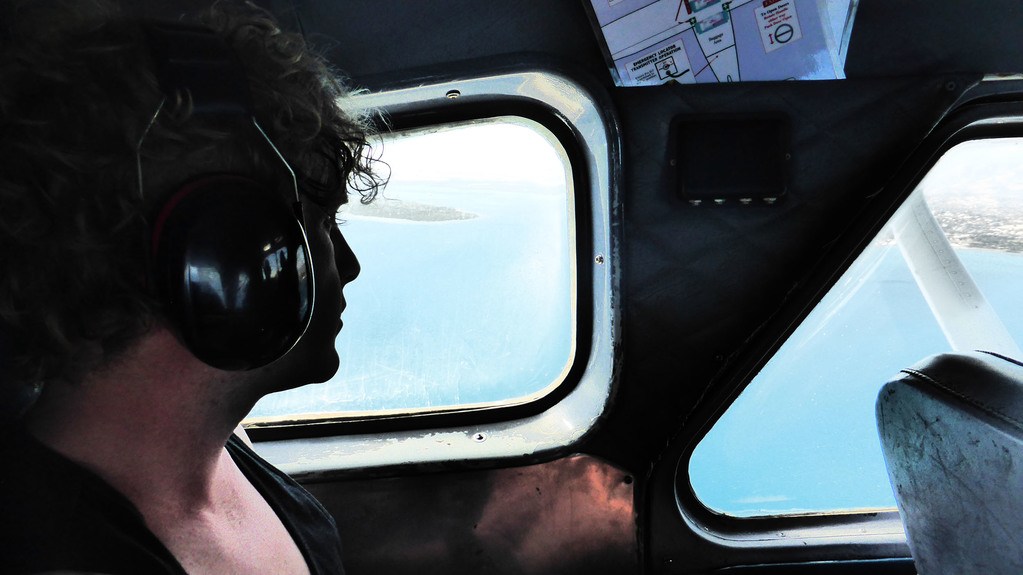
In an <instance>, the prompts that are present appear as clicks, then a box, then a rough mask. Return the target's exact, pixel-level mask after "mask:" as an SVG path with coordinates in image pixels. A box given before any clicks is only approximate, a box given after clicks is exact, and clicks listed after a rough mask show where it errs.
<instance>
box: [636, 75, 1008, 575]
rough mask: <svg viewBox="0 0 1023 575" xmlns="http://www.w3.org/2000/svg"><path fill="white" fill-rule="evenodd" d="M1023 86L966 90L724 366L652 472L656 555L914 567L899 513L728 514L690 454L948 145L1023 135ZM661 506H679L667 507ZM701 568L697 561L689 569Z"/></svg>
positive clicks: (711, 564) (713, 561)
mask: <svg viewBox="0 0 1023 575" xmlns="http://www.w3.org/2000/svg"><path fill="white" fill-rule="evenodd" d="M1021 88H1023V85H1015V82H1002V81H999V80H998V79H995V78H986V79H985V82H983V83H981V84H979V85H978V86H977V87H975V88H974V89H973V92H974V94H973V95H972V96H971V94H970V93H967V94H966V95H964V97H963V98H962V99H961V100H960V102H959V103H958V104H957V105H956V106H953V111H952V112H951V113H949V114H948V115H947V116H946V117H945V118H943V119H942V120H941V121H940V122H939V124H938V125H937V127H936V128H935V129H933V130H932V131H931V133H930V134H929V135H928V136H927V137H926V138H925V139H924V140H923V141H922V142H921V144H920V145H919V146H918V147H917V148H916V150H914V152H913V153H912V154H911V155H910V156H909V157H908V158H907V160H906V161H905V162H903V164H902V165H901V167H900V168H899V170H898V171H897V173H896V174H895V175H894V176H893V177H892V178H891V179H890V180H889V181H888V183H887V185H885V186H884V188H883V189H882V190H881V191H880V192H878V193H877V194H875V195H873V196H872V197H871V198H870V202H869V203H867V204H866V206H865V207H864V209H863V210H862V211H861V213H860V214H859V216H858V217H857V218H856V219H855V220H854V221H853V223H852V224H850V225H849V228H848V229H847V230H846V233H844V234H842V236H841V239H840V240H838V241H837V242H836V243H835V245H834V246H833V247H832V249H831V250H830V251H829V253H828V254H827V255H826V256H825V257H824V258H822V260H821V261H819V262H818V263H817V265H815V266H814V268H813V269H812V270H811V271H810V273H809V274H808V275H807V276H806V277H804V278H803V280H802V281H801V282H800V285H801V289H800V290H799V291H798V292H795V293H793V294H792V295H791V296H790V298H789V299H788V301H786V302H785V304H784V306H783V308H782V309H781V310H780V311H779V312H778V313H777V314H776V316H775V317H774V318H773V319H772V321H771V322H770V323H769V324H767V325H765V326H763V327H762V328H761V330H760V331H759V333H757V334H755V335H754V337H752V338H751V339H750V340H749V342H748V343H747V346H746V347H745V348H744V349H743V350H741V352H740V353H739V354H737V355H736V358H735V362H734V364H733V365H731V366H729V367H727V368H726V370H724V371H723V372H722V373H721V374H719V376H718V377H717V383H716V385H714V386H713V387H712V389H711V391H710V392H708V394H707V395H706V396H705V397H704V398H703V399H702V400H701V402H700V403H699V404H698V405H697V406H696V407H695V408H694V409H693V410H692V412H691V413H689V414H688V415H687V417H686V419H685V423H684V424H683V427H684V430H683V432H682V434H681V435H680V436H679V440H678V441H676V442H675V443H674V445H673V446H672V447H671V448H670V449H671V453H670V454H668V455H666V457H665V459H668V458H670V461H672V462H673V465H672V466H671V472H670V474H669V473H661V474H657V473H655V476H654V477H653V478H652V479H651V485H650V487H649V490H650V491H651V492H654V493H663V492H664V490H670V492H671V493H672V494H673V498H672V501H673V503H674V505H665V499H664V498H660V497H657V496H655V497H651V498H650V499H649V501H648V506H649V509H648V510H649V511H650V514H651V520H650V521H651V525H654V526H656V527H652V528H651V530H650V531H651V541H650V546H651V548H652V549H656V550H657V552H656V553H660V552H663V551H664V550H668V549H678V548H679V547H680V546H679V543H678V542H679V541H686V542H687V543H686V547H687V556H696V557H700V562H701V563H705V566H706V567H708V568H717V567H722V566H737V565H758V564H772V563H774V564H781V563H791V564H796V563H808V562H816V561H835V560H842V561H859V562H864V561H865V562H872V561H896V562H897V563H899V562H901V563H905V562H909V563H908V565H912V563H911V559H910V553H909V548H908V546H907V544H906V538H905V533H904V530H903V526H902V522H901V518H900V516H899V514H898V512H897V511H890V510H874V511H868V512H839V513H816V514H805V515H788V516H772V517H749V518H739V517H734V516H728V515H723V514H719V513H717V512H715V511H712V510H711V509H709V508H707V507H705V506H704V505H703V504H702V503H701V502H700V501H699V499H698V498H697V497H696V495H695V494H694V493H693V490H692V488H691V485H690V480H689V471H688V470H689V462H690V458H691V456H692V453H693V451H694V449H695V448H696V446H697V445H698V444H699V442H700V441H702V439H703V437H704V436H705V435H706V434H707V432H708V431H709V430H710V429H711V427H713V425H714V424H715V423H716V422H717V420H718V419H719V418H720V417H721V415H722V414H724V412H725V410H727V408H728V407H729V406H730V405H731V404H732V402H733V401H734V400H735V398H736V397H738V395H739V394H740V393H741V392H742V391H743V390H744V389H745V387H746V385H747V384H748V383H749V382H750V381H752V379H753V378H754V377H755V375H756V374H757V373H759V371H760V370H761V369H762V368H763V366H764V365H765V364H766V363H767V362H768V361H769V360H770V359H771V358H772V357H773V355H774V354H775V353H776V352H777V351H778V349H779V348H780V347H781V345H782V343H784V342H785V340H786V339H787V338H788V337H789V336H790V335H791V334H792V332H793V331H794V330H795V329H796V327H798V326H799V324H800V323H802V321H803V320H804V319H805V318H806V316H807V315H808V314H809V313H810V311H811V310H812V309H813V308H814V307H815V306H816V305H817V303H818V302H819V301H820V300H821V298H822V297H823V296H824V295H825V294H826V293H827V292H828V290H830V289H831V287H832V286H833V285H834V284H835V283H836V282H837V281H838V280H839V279H840V278H841V276H842V274H843V273H844V272H845V270H846V269H847V268H848V267H849V266H850V265H851V264H852V262H853V261H854V260H855V259H856V258H857V257H858V256H859V255H860V253H861V252H862V251H863V249H864V248H865V247H866V246H867V245H869V243H870V242H871V241H872V240H873V239H874V237H875V236H876V235H877V234H878V233H879V232H880V230H881V229H882V228H883V227H884V225H885V224H886V223H887V222H888V220H889V219H890V218H891V217H892V215H894V213H895V211H896V210H897V209H898V208H899V207H900V206H901V205H902V204H903V202H904V201H905V200H906V199H907V198H908V197H909V195H910V194H911V193H912V192H913V190H915V189H916V187H917V186H918V184H919V183H920V181H921V180H922V179H923V178H924V176H926V175H927V173H928V172H929V171H930V170H931V168H933V166H934V164H936V163H937V161H938V160H939V159H940V158H941V157H942V155H944V153H945V152H946V151H948V150H949V149H951V148H952V147H954V146H956V145H958V144H960V143H962V142H965V141H968V140H978V139H993V138H1006V137H1021V136H1023V102H1013V101H999V100H1000V99H1002V98H1001V97H1000V96H998V94H999V93H1000V92H1001V91H1003V90H1004V92H1005V93H1006V94H1008V95H1010V98H1011V97H1013V96H1015V97H1018V95H1017V94H1019V93H1020V89H1021ZM992 96H994V97H992ZM1005 99H1009V98H1005ZM881 383H883V382H878V384H879V385H880V384H881ZM659 505H660V506H662V507H671V509H663V508H662V509H658V508H657V507H658V506H659ZM901 563H900V564H901ZM696 567H698V566H694V565H693V564H692V563H688V564H687V568H689V569H693V568H696ZM668 572H671V570H670V569H669V570H668Z"/></svg>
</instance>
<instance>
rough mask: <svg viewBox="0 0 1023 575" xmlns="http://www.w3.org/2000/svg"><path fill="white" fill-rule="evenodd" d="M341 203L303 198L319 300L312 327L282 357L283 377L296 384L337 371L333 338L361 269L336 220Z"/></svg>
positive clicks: (331, 374) (324, 378)
mask: <svg viewBox="0 0 1023 575" xmlns="http://www.w3.org/2000/svg"><path fill="white" fill-rule="evenodd" d="M339 207H340V206H339V204H337V203H334V204H330V205H327V206H323V205H319V204H317V203H315V202H312V201H308V200H307V201H303V202H302V208H303V212H304V216H305V224H306V235H307V236H308V239H309V250H310V252H311V254H310V255H311V259H312V262H313V270H314V273H315V275H316V303H315V305H314V307H313V317H312V320H311V321H310V323H309V329H307V330H306V333H305V335H304V336H303V337H302V339H301V340H299V342H298V344H296V345H295V348H294V349H292V350H291V351H290V352H288V354H287V355H286V356H284V357H283V358H281V360H280V361H281V362H282V363H283V364H284V365H282V366H281V367H282V368H284V369H285V370H286V371H285V372H284V373H282V376H284V377H285V378H287V380H288V381H289V382H290V383H291V385H290V386H289V387H297V386H300V385H304V384H306V383H321V382H324V381H327V380H328V379H330V378H331V377H333V376H334V373H336V372H337V368H338V365H339V363H340V362H339V359H338V355H337V350H336V349H335V347H334V341H335V340H336V339H337V335H338V333H340V331H341V327H342V321H341V312H343V311H344V309H345V305H346V303H345V299H344V293H343V289H344V287H345V285H347V284H348V283H349V282H351V281H352V280H354V279H355V278H356V277H357V276H358V275H359V271H360V267H359V261H358V259H357V258H356V257H355V254H354V253H353V252H352V249H351V248H350V247H349V246H348V242H347V241H345V238H344V236H343V235H342V234H341V231H340V230H339V229H338V227H337V223H336V220H335V217H336V214H337V209H338V208H339Z"/></svg>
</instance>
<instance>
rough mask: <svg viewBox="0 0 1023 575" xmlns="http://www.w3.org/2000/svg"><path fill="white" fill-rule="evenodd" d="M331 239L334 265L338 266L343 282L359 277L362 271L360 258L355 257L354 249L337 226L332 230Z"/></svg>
mask: <svg viewBox="0 0 1023 575" xmlns="http://www.w3.org/2000/svg"><path fill="white" fill-rule="evenodd" d="M330 241H331V243H332V244H334V265H336V266H337V273H338V276H339V277H340V278H341V284H342V285H344V284H346V283H348V282H350V281H352V280H354V279H355V278H357V277H359V272H360V271H362V267H361V266H360V265H359V258H357V257H355V252H353V251H352V248H351V247H350V246H349V245H348V241H347V240H345V236H344V234H342V233H341V230H339V229H337V227H334V228H332V229H331V230H330Z"/></svg>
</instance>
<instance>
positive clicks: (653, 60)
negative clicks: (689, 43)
mask: <svg viewBox="0 0 1023 575" xmlns="http://www.w3.org/2000/svg"><path fill="white" fill-rule="evenodd" d="M628 70H629V76H630V77H631V78H632V80H633V82H635V83H636V84H637V85H652V84H661V83H663V82H664V81H666V80H669V79H678V80H681V78H683V77H685V76H686V75H687V74H688V75H690V76H692V72H691V71H690V69H689V58H688V57H687V56H686V51H685V49H684V48H683V46H682V41H681V40H676V41H675V42H672V43H671V44H668V45H665V46H661V47H659V48H658V49H656V50H654V51H652V52H648V53H646V54H644V55H643V56H642V57H640V58H637V59H636V60H633V61H632V62H629V64H628ZM690 81H691V80H690Z"/></svg>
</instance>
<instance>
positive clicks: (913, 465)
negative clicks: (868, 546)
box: [877, 352, 1023, 575]
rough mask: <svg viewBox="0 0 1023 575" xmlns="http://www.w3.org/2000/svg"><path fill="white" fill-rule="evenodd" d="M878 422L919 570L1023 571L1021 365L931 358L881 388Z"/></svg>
mask: <svg viewBox="0 0 1023 575" xmlns="http://www.w3.org/2000/svg"><path fill="white" fill-rule="evenodd" d="M877 422H878V431H879V433H880V436H881V444H882V448H883V451H884V456H885V462H886V464H887V466H888V475H889V478H890V479H891V483H892V487H893V489H894V490H895V497H896V499H897V501H898V506H899V512H900V514H901V515H902V521H903V523H904V524H905V526H906V534H907V537H908V540H909V548H910V551H911V552H912V554H913V559H914V562H915V563H916V567H917V569H918V571H919V572H920V573H921V574H922V575H938V574H945V573H948V574H952V573H955V574H966V573H983V574H985V575H995V574H1001V573H1005V574H1010V573H1011V574H1014V575H1018V574H1020V573H1023V364H1020V363H1019V362H1017V361H1015V360H1012V359H1009V358H1006V357H1002V356H999V355H996V354H991V353H985V352H972V353H956V354H941V355H936V356H932V357H929V358H927V359H925V360H923V361H921V362H920V363H918V364H916V365H914V366H913V367H911V368H907V369H904V370H902V372H901V373H900V374H899V375H898V376H896V377H895V378H894V379H892V380H891V381H889V382H888V383H887V384H886V385H885V386H884V387H883V388H882V390H881V393H880V396H879V397H878V400H877Z"/></svg>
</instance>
